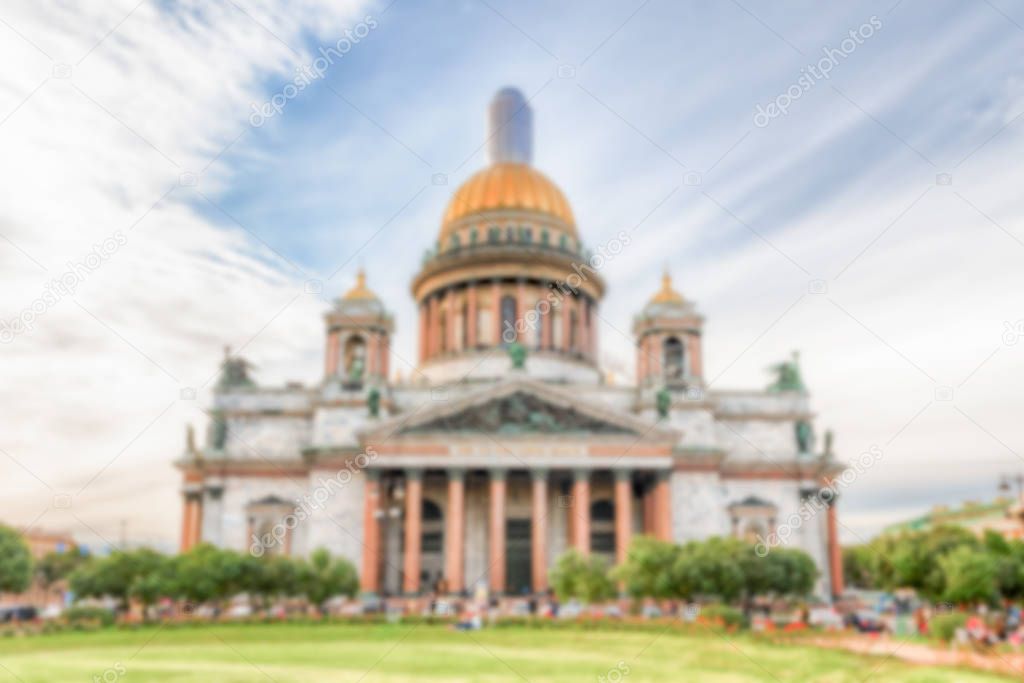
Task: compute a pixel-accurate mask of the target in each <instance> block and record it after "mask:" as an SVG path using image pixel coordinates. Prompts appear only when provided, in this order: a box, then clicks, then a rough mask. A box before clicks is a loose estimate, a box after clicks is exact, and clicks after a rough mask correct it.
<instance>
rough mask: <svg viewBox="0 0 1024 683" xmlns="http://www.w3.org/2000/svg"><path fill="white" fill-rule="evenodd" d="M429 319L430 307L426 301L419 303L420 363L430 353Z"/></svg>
mask: <svg viewBox="0 0 1024 683" xmlns="http://www.w3.org/2000/svg"><path fill="white" fill-rule="evenodd" d="M429 319H430V307H429V306H428V305H427V302H426V301H423V302H422V303H421V304H420V363H422V362H423V361H425V360H426V359H427V355H428V354H429V353H430V351H429V349H430V332H429V330H430V327H429V325H428V322H429Z"/></svg>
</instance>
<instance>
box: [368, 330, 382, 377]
mask: <svg viewBox="0 0 1024 683" xmlns="http://www.w3.org/2000/svg"><path fill="white" fill-rule="evenodd" d="M378 340H379V336H378V334H377V333H376V332H370V338H369V340H368V341H367V344H366V346H367V349H366V376H367V377H375V376H376V375H377V358H378V356H379V355H380V344H379V343H378Z"/></svg>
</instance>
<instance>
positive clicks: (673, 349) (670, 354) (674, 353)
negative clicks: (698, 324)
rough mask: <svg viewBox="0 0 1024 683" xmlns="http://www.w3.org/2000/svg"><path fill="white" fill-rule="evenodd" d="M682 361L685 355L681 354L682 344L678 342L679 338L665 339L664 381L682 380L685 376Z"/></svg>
mask: <svg viewBox="0 0 1024 683" xmlns="http://www.w3.org/2000/svg"><path fill="white" fill-rule="evenodd" d="M684 360H685V354H684V353H683V343H682V342H681V341H679V338H678V337H669V338H668V339H666V340H665V349H664V361H665V362H664V367H665V379H667V380H679V379H682V378H683V376H684V375H685V366H684V365H683V361H684Z"/></svg>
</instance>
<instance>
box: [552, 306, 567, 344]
mask: <svg viewBox="0 0 1024 683" xmlns="http://www.w3.org/2000/svg"><path fill="white" fill-rule="evenodd" d="M562 328H563V325H562V305H561V304H559V305H558V306H553V307H552V308H551V344H552V346H554V347H555V348H556V349H560V348H562V345H563V344H565V330H564V329H562Z"/></svg>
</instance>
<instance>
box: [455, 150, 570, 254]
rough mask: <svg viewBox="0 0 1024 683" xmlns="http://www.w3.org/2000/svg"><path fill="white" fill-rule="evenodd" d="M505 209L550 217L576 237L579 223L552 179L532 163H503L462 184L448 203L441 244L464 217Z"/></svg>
mask: <svg viewBox="0 0 1024 683" xmlns="http://www.w3.org/2000/svg"><path fill="white" fill-rule="evenodd" d="M502 209H512V210H515V209H520V210H525V211H538V212H541V213H546V214H549V215H550V216H552V217H554V218H557V219H558V220H560V221H562V222H564V223H565V224H566V225H567V226H568V229H569V234H570V235H571V236H572V237H573V238H575V237H576V221H575V220H574V219H573V216H572V209H571V208H570V207H569V202H568V201H567V200H566V198H565V195H564V194H562V191H561V190H560V189H558V186H557V185H555V184H554V183H553V182H551V180H549V179H548V177H547V176H545V175H544V174H543V173H541V172H540V171H538V170H536V169H535V168H533V167H532V166H530V165H528V164H521V163H512V162H503V163H497V164H493V165H491V166H488V167H487V168H485V169H484V170H482V171H480V172H479V173H477V174H475V175H473V176H472V177H471V178H470V179H469V180H467V181H466V182H465V183H463V184H462V187H460V188H459V189H458V190H456V191H455V195H454V196H453V197H452V199H451V201H450V202H449V203H448V208H447V210H445V213H444V221H442V223H441V241H442V242H444V241H445V240H447V238H448V236H449V234H450V232H451V230H452V226H453V225H454V224H455V223H456V222H457V221H459V219H461V218H465V217H466V216H470V215H473V214H475V213H481V212H483V211H495V210H502Z"/></svg>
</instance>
